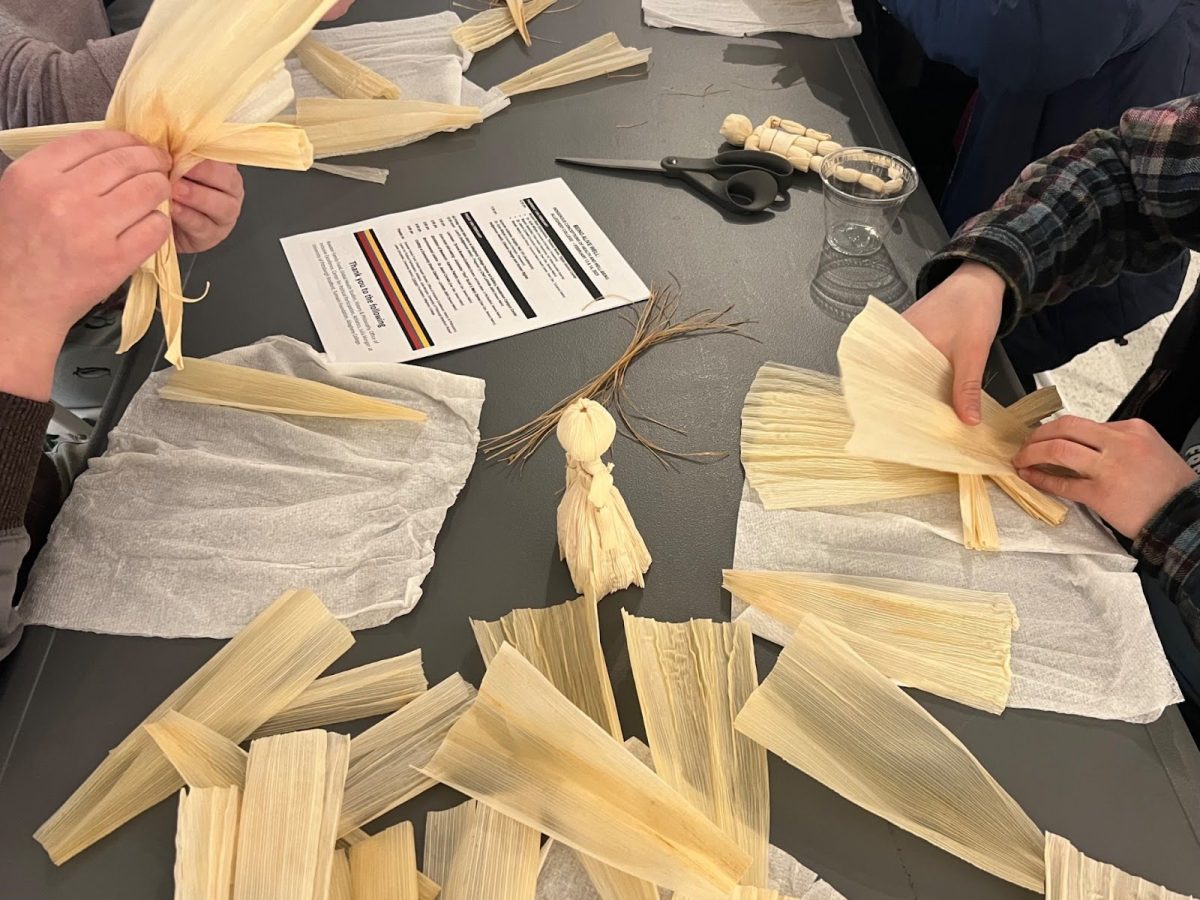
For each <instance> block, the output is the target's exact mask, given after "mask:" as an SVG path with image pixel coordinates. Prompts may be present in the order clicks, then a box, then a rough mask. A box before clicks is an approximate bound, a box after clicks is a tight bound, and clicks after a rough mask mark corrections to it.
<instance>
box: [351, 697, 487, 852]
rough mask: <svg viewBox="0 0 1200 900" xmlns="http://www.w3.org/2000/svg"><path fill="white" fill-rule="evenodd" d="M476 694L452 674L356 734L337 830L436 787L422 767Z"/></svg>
mask: <svg viewBox="0 0 1200 900" xmlns="http://www.w3.org/2000/svg"><path fill="white" fill-rule="evenodd" d="M474 699H475V688H473V687H471V685H469V684H467V682H465V681H464V680H463V679H462V677H461V676H460V675H457V674H456V675H451V676H450V677H449V678H447V679H446V680H445V681H442V682H441V683H439V684H436V685H434V686H433V687H432V688H430V689H429V690H428V691H426V692H425V693H423V694H421V695H420V696H419V697H417V698H416V699H415V700H413V701H412V702H411V703H409V704H408V705H407V706H405V707H404V708H403V709H401V710H399V711H398V712H394V713H392V714H391V715H390V716H388V717H387V718H386V719H384V720H383V721H381V722H379V723H378V724H376V725H373V726H371V727H370V728H368V729H367V730H366V731H364V732H363V733H362V734H360V735H359V736H358V737H356V738H355V739H354V740H353V742H351V744H350V773H349V775H347V777H346V797H345V800H344V801H343V804H342V821H341V824H340V826H339V827H338V834H339V835H346V834H348V833H350V832H351V831H353V830H354V829H356V828H361V827H362V826H363V825H366V824H367V823H368V822H371V821H373V820H375V819H377V818H379V817H380V816H382V815H383V814H384V813H386V812H388V811H389V810H392V809H395V808H396V807H397V806H399V805H400V804H401V803H404V802H406V801H408V800H411V799H412V798H413V797H415V796H417V795H418V794H420V793H422V792H423V791H426V790H428V789H429V788H431V787H432V786H433V784H434V780H433V779H432V778H431V777H429V776H427V775H424V774H422V773H421V772H420V771H418V767H420V766H424V765H425V764H426V763H428V762H429V759H430V757H432V756H433V753H434V751H435V750H436V749H437V748H438V745H439V744H441V742H442V740H443V739H444V738H445V737H446V733H447V732H448V731H449V730H450V727H451V726H452V725H453V724H454V723H455V722H457V721H458V720H459V718H460V717H461V716H462V715H463V713H464V712H465V711H466V710H467V709H468V708H469V707H470V706H471V703H472V702H473V701H474Z"/></svg>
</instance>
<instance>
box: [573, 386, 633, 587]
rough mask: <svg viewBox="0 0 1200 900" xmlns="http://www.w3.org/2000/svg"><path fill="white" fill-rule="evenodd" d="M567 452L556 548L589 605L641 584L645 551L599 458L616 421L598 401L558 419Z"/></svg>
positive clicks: (609, 467)
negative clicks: (588, 600) (589, 602)
mask: <svg viewBox="0 0 1200 900" xmlns="http://www.w3.org/2000/svg"><path fill="white" fill-rule="evenodd" d="M556 433H557V436H558V442H559V443H560V444H562V447H563V449H564V450H565V451H566V454H567V486H566V492H565V493H564V494H563V498H562V501H561V502H560V503H559V505H558V548H559V553H560V555H561V557H562V559H564V560H566V562H567V568H568V569H569V570H570V572H571V580H572V581H573V582H574V583H575V589H576V590H577V591H579V592H580V593H581V594H583V596H585V597H587V598H589V599H590V600H592V601H593V602H595V601H599V600H600V598H601V597H604V596H605V595H607V594H611V593H612V592H613V591H619V590H621V589H622V588H627V587H629V586H630V585H634V584H636V585H637V586H638V587H642V586H644V584H645V582H644V580H643V578H642V576H643V575H644V574H645V572H646V570H647V569H649V568H650V551H649V550H648V549H646V543H645V542H644V541H643V540H642V536H641V535H640V534H639V533H638V530H637V525H635V524H634V521H633V517H632V516H631V515H630V514H629V508H628V507H627V506H626V505H625V500H624V498H623V497H622V496H621V492H620V491H619V490H617V486H616V485H615V484H614V483H613V477H612V469H613V466H612V463H607V464H606V463H605V462H604V461H603V460H602V459H601V457H602V456H603V455H604V453H605V451H606V450H608V448H609V447H611V446H612V442H613V441H614V440H615V439H616V436H617V423H616V422H615V421H614V419H613V417H612V416H611V415H610V414H609V412H608V410H606V409H605V408H604V407H603V406H601V405H600V404H599V403H595V402H593V401H592V400H577V401H575V402H574V403H572V404H571V405H570V406H569V407H567V409H566V411H565V412H563V414H562V418H561V419H559V421H558V429H557V432H556Z"/></svg>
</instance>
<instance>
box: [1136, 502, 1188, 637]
mask: <svg viewBox="0 0 1200 900" xmlns="http://www.w3.org/2000/svg"><path fill="white" fill-rule="evenodd" d="M1133 552H1134V554H1135V555H1136V556H1137V557H1138V558H1139V559H1140V560H1141V561H1142V564H1143V565H1144V566H1145V567H1147V568H1148V570H1149V571H1150V573H1151V574H1152V575H1154V576H1156V577H1157V578H1158V579H1159V581H1160V582H1161V583H1162V585H1163V588H1164V589H1165V590H1166V592H1167V596H1168V597H1170V599H1171V602H1173V603H1174V604H1175V605H1176V606H1178V607H1179V612H1180V615H1181V616H1182V617H1183V619H1184V622H1185V623H1186V624H1187V626H1188V630H1189V631H1190V632H1191V634H1192V638H1193V639H1194V640H1195V641H1196V644H1197V646H1200V481H1197V482H1195V483H1193V484H1192V485H1191V486H1190V487H1188V488H1185V489H1184V490H1182V491H1180V492H1179V493H1178V494H1176V495H1175V497H1174V499H1172V500H1171V501H1170V502H1169V503H1167V505H1166V506H1164V507H1163V508H1162V509H1161V510H1160V511H1159V512H1158V514H1157V515H1156V516H1154V518H1152V519H1151V520H1150V521H1149V522H1147V523H1146V526H1145V527H1144V528H1143V529H1142V530H1141V532H1140V533H1139V534H1138V536H1137V539H1136V540H1135V541H1134V544H1133Z"/></svg>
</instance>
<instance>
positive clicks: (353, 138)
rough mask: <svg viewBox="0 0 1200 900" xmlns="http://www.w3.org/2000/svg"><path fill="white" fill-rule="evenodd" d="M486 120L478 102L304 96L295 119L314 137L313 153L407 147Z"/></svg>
mask: <svg viewBox="0 0 1200 900" xmlns="http://www.w3.org/2000/svg"><path fill="white" fill-rule="evenodd" d="M482 121H483V111H482V110H481V109H480V108H479V107H477V106H454V105H453V104H449V103H429V102H426V101H424V100H332V99H329V98H326V97H301V98H300V99H299V100H297V101H296V116H295V123H296V125H297V126H299V127H301V128H303V129H304V131H305V133H306V134H307V135H308V139H309V140H310V141H311V142H312V146H313V157H314V158H315V159H326V158H327V157H330V156H346V155H348V154H351V153H371V152H373V151H375V150H386V149H388V148H391V147H403V146H404V145H406V144H411V143H414V142H415V141H419V140H422V139H424V138H427V137H429V136H430V135H433V134H437V133H438V132H441V131H457V130H459V129H460V128H470V127H471V126H472V125H478V124H479V123H480V122H482Z"/></svg>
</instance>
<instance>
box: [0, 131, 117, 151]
mask: <svg viewBox="0 0 1200 900" xmlns="http://www.w3.org/2000/svg"><path fill="white" fill-rule="evenodd" d="M104 127H105V125H104V123H103V122H64V123H62V124H59V125H35V126H33V127H32V128H10V129H8V130H7V131H0V153H3V154H4V155H5V156H7V157H8V158H9V159H20V158H21V157H22V156H24V155H25V154H26V153H28V152H29V151H30V150H36V149H37V148H38V147H41V146H42V145H43V144H48V143H50V142H51V141H57V140H58V139H59V138H64V137H71V136H73V135H76V134H82V133H83V132H85V131H101V130H103V129H104Z"/></svg>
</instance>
